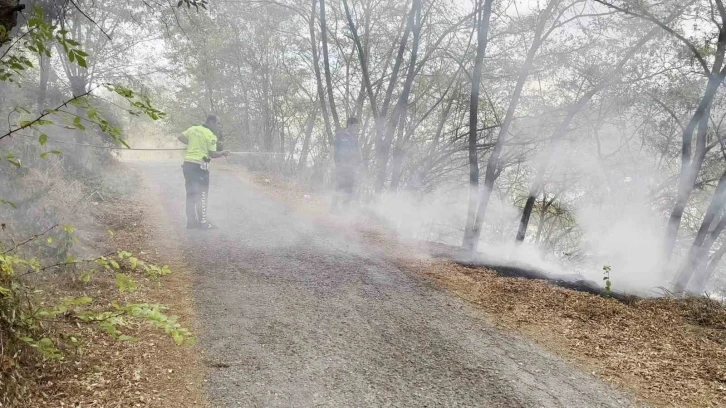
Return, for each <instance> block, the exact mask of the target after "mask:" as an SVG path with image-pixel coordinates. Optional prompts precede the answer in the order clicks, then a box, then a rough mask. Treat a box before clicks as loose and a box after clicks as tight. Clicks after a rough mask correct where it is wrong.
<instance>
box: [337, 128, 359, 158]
mask: <svg viewBox="0 0 726 408" xmlns="http://www.w3.org/2000/svg"><path fill="white" fill-rule="evenodd" d="M333 149H334V151H333V158H334V159H335V165H336V166H339V167H354V166H357V165H358V164H359V163H358V161H359V160H360V151H359V147H358V138H357V137H355V136H353V135H351V134H350V132H348V130H347V129H343V130H341V131H340V132H338V134H336V135H335V140H334V142H333Z"/></svg>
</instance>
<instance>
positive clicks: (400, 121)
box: [375, 0, 422, 193]
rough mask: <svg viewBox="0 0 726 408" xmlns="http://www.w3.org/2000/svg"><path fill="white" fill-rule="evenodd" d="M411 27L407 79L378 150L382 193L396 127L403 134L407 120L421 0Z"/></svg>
mask: <svg viewBox="0 0 726 408" xmlns="http://www.w3.org/2000/svg"><path fill="white" fill-rule="evenodd" d="M411 18H412V20H411V24H410V25H411V27H412V29H413V40H412V44H411V58H410V60H409V64H408V70H407V72H406V79H405V81H404V84H403V90H402V91H401V95H399V97H398V100H397V101H396V106H395V107H394V108H393V112H392V113H391V117H390V119H389V120H388V126H387V127H386V131H385V132H386V133H385V137H384V139H383V140H382V141H381V146H380V149H379V150H378V153H379V155H378V160H377V163H378V174H377V176H376V184H375V190H376V192H378V193H380V192H381V191H383V188H384V187H385V184H386V176H387V172H388V156H389V154H390V150H391V145H392V144H393V139H394V136H395V135H396V129H397V128H398V129H399V135H401V137H402V135H403V125H404V124H405V122H406V112H407V108H408V98H409V96H410V95H411V88H412V87H413V80H414V78H415V76H416V61H417V59H418V47H419V42H420V38H421V24H422V22H421V0H413V3H412V5H411Z"/></svg>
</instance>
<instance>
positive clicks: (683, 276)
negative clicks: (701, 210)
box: [673, 172, 726, 293]
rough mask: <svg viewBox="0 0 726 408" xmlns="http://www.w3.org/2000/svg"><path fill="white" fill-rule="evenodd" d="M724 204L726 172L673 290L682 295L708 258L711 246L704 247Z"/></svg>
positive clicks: (725, 199) (725, 201)
mask: <svg viewBox="0 0 726 408" xmlns="http://www.w3.org/2000/svg"><path fill="white" fill-rule="evenodd" d="M724 204H726V172H724V173H723V174H722V175H721V179H720V180H719V182H718V185H717V186H716V191H715V192H714V193H713V197H712V198H711V203H710V204H709V205H708V209H707V210H706V214H705V215H704V216H703V221H702V222H701V227H700V228H699V229H698V233H697V234H696V238H695V239H694V240H693V244H692V245H691V249H690V250H689V251H688V256H687V258H686V261H685V262H684V264H683V266H681V268H680V271H679V272H678V276H677V277H676V280H675V282H674V284H673V289H674V291H675V292H676V293H682V292H683V291H684V290H685V289H686V287H687V286H688V282H689V281H690V280H691V277H692V276H693V273H694V271H695V270H696V269H698V266H699V264H700V263H701V262H703V260H704V258H706V257H707V256H708V252H709V251H710V249H711V245H704V243H705V241H706V238H707V235H708V233H709V230H710V228H711V224H713V221H714V220H715V219H716V216H717V215H718V214H719V213H721V211H723V209H724ZM719 232H720V231H719Z"/></svg>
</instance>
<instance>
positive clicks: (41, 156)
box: [40, 152, 48, 159]
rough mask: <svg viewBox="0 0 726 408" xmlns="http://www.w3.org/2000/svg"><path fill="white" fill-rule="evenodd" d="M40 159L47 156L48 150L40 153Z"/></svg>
mask: <svg viewBox="0 0 726 408" xmlns="http://www.w3.org/2000/svg"><path fill="white" fill-rule="evenodd" d="M40 158H41V159H47V158H48V152H43V153H41V154H40Z"/></svg>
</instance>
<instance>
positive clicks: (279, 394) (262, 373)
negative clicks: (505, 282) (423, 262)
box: [134, 162, 631, 407]
mask: <svg viewBox="0 0 726 408" xmlns="http://www.w3.org/2000/svg"><path fill="white" fill-rule="evenodd" d="M134 166H136V167H137V168H139V169H141V170H142V174H143V178H144V182H145V185H146V186H147V188H148V190H149V194H150V195H151V196H150V198H151V199H153V200H158V202H159V203H161V205H162V206H163V208H164V209H165V210H166V213H167V214H168V216H167V217H163V218H159V219H158V223H159V225H158V226H157V227H158V228H156V229H155V230H156V231H164V230H165V229H166V230H167V231H172V233H170V234H165V235H166V236H159V237H158V239H159V240H167V242H166V244H167V245H169V244H170V243H169V242H168V241H169V240H175V241H176V242H172V243H171V244H172V245H178V246H180V247H181V249H182V251H183V253H184V254H185V258H186V259H185V261H186V263H187V264H188V267H189V270H191V271H193V272H194V273H195V277H194V286H195V289H194V297H195V299H194V300H195V305H196V308H197V315H198V318H199V321H200V322H201V325H202V327H201V330H202V332H201V333H200V341H201V345H202V346H203V348H204V349H205V351H206V353H207V359H208V360H209V361H213V362H215V364H213V367H211V368H210V371H209V374H208V378H207V392H208V394H209V399H210V400H211V401H213V402H212V403H213V405H214V406H215V407H234V406H245V407H252V406H255V407H256V406H260V407H277V406H279V407H291V406H295V407H313V406H326V407H372V406H407V407H413V406H416V407H419V406H427V407H433V406H447V407H454V406H461V407H474V406H477V407H622V406H631V402H630V401H629V399H628V398H627V397H626V396H624V395H623V394H621V393H619V392H617V391H614V390H612V389H611V388H610V387H608V386H607V385H604V384H602V383H601V382H599V381H597V380H596V379H594V377H593V376H591V375H589V374H585V373H581V372H578V371H577V370H576V369H574V368H573V367H571V366H570V365H568V364H567V363H565V362H563V361H561V360H559V359H557V358H556V357H554V356H552V355H551V354H549V353H547V352H545V351H543V350H542V349H541V348H539V347H537V346H535V345H533V344H531V343H529V342H527V341H525V340H523V339H521V338H519V337H516V336H513V335H509V334H506V333H502V332H500V331H499V330H497V329H496V328H494V327H493V326H492V325H491V324H489V323H488V322H487V321H485V320H483V319H482V318H481V317H479V316H481V315H480V314H479V313H477V312H476V311H475V310H473V308H471V307H470V306H469V305H467V304H466V303H465V302H463V301H461V300H459V299H458V298H456V297H452V296H451V295H449V294H447V293H445V292H443V291H441V290H439V289H436V288H434V287H433V286H432V285H431V284H429V283H427V282H425V281H423V280H422V279H421V278H418V277H415V276H411V275H408V274H406V273H404V272H401V271H400V270H399V269H397V268H396V267H394V266H393V265H392V264H390V263H389V262H387V261H385V260H384V259H380V258H378V257H377V256H375V255H372V253H373V251H371V250H370V249H369V248H366V246H365V245H364V244H362V243H361V242H358V241H356V240H353V239H351V238H350V234H346V237H344V236H343V234H340V233H339V231H336V230H335V229H332V228H330V227H325V226H322V225H318V224H316V223H315V222H314V221H313V220H309V219H305V218H303V217H302V216H300V215H298V214H296V213H293V212H292V211H291V210H289V209H287V208H285V207H284V206H283V205H282V204H280V203H278V202H275V201H273V200H271V199H270V198H269V197H266V196H263V195H261V194H260V193H259V192H257V191H255V189H254V188H251V187H250V186H249V185H247V184H245V182H243V181H242V179H241V178H239V177H237V176H236V175H234V174H233V173H231V172H229V171H219V169H216V170H217V171H215V169H214V168H213V169H212V175H211V184H212V185H211V198H210V201H211V206H210V211H209V212H210V218H211V220H213V222H216V224H217V225H218V226H219V229H218V230H214V231H194V230H192V231H187V230H186V229H184V227H185V220H184V215H183V214H184V182H183V179H182V173H181V168H180V163H169V162H164V163H153V164H152V163H148V162H147V163H137V164H134ZM162 224H163V225H162ZM160 235H161V234H160Z"/></svg>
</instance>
